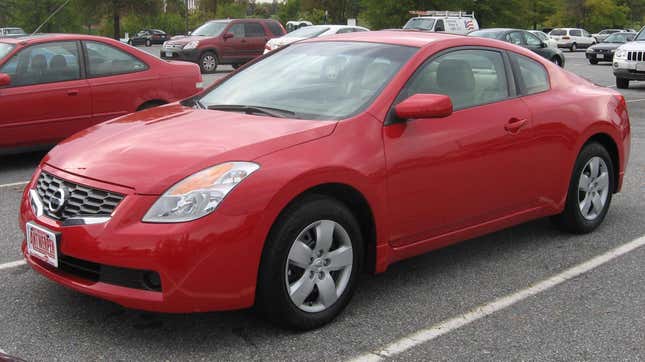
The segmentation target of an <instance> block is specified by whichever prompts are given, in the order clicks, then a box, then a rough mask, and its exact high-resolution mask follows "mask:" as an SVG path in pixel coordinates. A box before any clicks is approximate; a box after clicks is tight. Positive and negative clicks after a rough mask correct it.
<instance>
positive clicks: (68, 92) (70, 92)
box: [67, 89, 78, 96]
mask: <svg viewBox="0 0 645 362" xmlns="http://www.w3.org/2000/svg"><path fill="white" fill-rule="evenodd" d="M67 95H68V96H77V95H78V89H73V90H68V91H67Z"/></svg>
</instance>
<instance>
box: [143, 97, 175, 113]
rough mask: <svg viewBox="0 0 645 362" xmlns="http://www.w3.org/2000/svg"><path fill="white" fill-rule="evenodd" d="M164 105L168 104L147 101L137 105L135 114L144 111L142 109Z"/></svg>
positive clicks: (157, 100) (156, 100) (161, 101)
mask: <svg viewBox="0 0 645 362" xmlns="http://www.w3.org/2000/svg"><path fill="white" fill-rule="evenodd" d="M164 104H168V101H166V100H163V99H151V100H147V101H145V102H143V103H141V105H139V107H137V112H138V111H142V110H144V109H148V108H153V107H158V106H162V105H164Z"/></svg>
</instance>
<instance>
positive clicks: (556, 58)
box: [551, 55, 562, 67]
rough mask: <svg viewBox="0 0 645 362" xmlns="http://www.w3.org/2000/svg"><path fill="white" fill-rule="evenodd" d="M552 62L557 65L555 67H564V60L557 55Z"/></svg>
mask: <svg viewBox="0 0 645 362" xmlns="http://www.w3.org/2000/svg"><path fill="white" fill-rule="evenodd" d="M551 61H552V62H553V63H555V65H557V66H558V67H562V59H560V57H559V56H557V55H556V56H554V57H553V59H551Z"/></svg>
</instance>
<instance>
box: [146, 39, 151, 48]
mask: <svg viewBox="0 0 645 362" xmlns="http://www.w3.org/2000/svg"><path fill="white" fill-rule="evenodd" d="M146 46H147V47H151V46H152V40H150V39H146Z"/></svg>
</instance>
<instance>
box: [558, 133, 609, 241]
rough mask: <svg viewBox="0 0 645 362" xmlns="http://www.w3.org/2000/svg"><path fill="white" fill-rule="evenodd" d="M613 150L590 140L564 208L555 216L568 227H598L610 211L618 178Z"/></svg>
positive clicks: (578, 231) (582, 230)
mask: <svg viewBox="0 0 645 362" xmlns="http://www.w3.org/2000/svg"><path fill="white" fill-rule="evenodd" d="M615 179H616V178H615V174H614V165H613V162H612V159H611V157H610V156H609V152H607V150H606V149H605V147H603V146H602V145H601V144H599V143H595V142H594V143H589V144H587V145H586V146H584V148H583V149H582V151H581V152H580V155H578V159H577V160H576V163H575V165H574V168H573V174H572V176H571V182H570V184H569V191H568V193H567V200H566V205H565V208H564V211H563V212H562V213H561V214H559V215H557V216H555V217H554V221H555V223H556V225H558V226H559V227H560V228H561V229H563V230H565V231H569V232H572V233H576V234H585V233H589V232H591V231H593V230H594V229H596V228H597V227H598V226H599V225H600V224H601V223H602V221H603V220H604V219H605V216H606V215H607V211H608V210H609V205H610V204H611V197H612V194H613V190H614V182H615Z"/></svg>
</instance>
